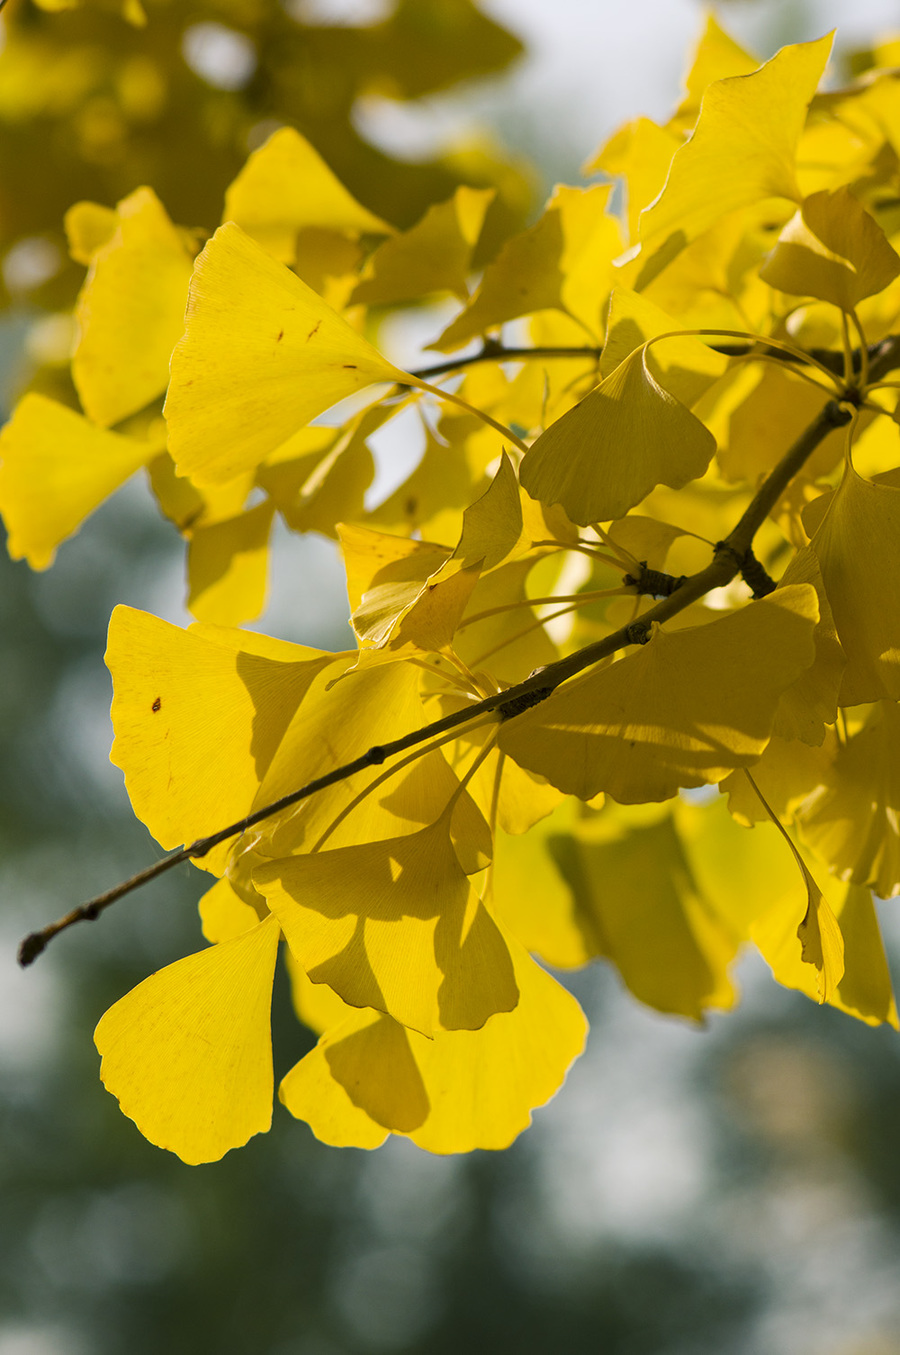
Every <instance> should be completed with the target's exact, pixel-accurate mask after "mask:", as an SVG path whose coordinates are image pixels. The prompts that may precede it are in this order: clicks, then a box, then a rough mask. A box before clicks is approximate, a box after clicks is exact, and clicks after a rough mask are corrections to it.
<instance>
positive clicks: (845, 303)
mask: <svg viewBox="0 0 900 1355" xmlns="http://www.w3.org/2000/svg"><path fill="white" fill-rule="evenodd" d="M898 273H900V257H898V255H897V253H896V251H895V250H894V249H893V248H892V246H891V245H890V244H889V243H888V240H887V237H886V235H885V233H884V231H883V230H882V229H881V227H880V226H879V225H878V223H877V221H876V220H875V219H874V217H872V216H870V215H869V213H868V212H867V211H866V209H865V207H863V205H862V203H861V202H860V201H859V200H858V199H857V198H855V197H854V196H853V194H852V193H851V192H850V190H849V188H844V187H841V188H836V189H835V190H834V192H827V191H826V192H821V193H813V194H812V195H811V196H810V197H808V198H806V199H805V201H804V202H803V205H802V207H801V208H800V210H799V211H797V212H795V213H794V215H793V216H792V217H791V219H790V221H789V222H788V223H787V225H786V226H785V227H784V229H783V231H782V232H781V234H780V235H779V237H778V243H777V244H776V246H775V248H774V249H773V250H772V253H771V254H770V255H769V257H768V259H767V260H766V262H765V263H764V264H763V267H762V268H761V269H760V271H759V275H760V277H761V278H762V279H763V281H764V282H767V283H768V284H769V286H770V287H777V288H778V290H779V291H782V292H791V293H793V294H794V295H799V296H815V297H818V298H819V300H820V301H830V302H831V303H832V304H833V305H835V306H840V308H841V309H842V310H845V311H852V310H854V309H855V307H856V306H857V305H858V304H859V302H860V301H862V300H863V299H864V298H865V297H867V296H873V295H874V294H875V293H876V292H881V291H883V290H884V288H885V287H887V285H888V284H889V283H890V282H893V280H894V278H895V277H896V276H897V274H898Z"/></svg>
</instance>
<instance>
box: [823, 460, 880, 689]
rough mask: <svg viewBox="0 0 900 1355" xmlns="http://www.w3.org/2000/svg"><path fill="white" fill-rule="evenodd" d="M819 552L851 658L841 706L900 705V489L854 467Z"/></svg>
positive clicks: (831, 510) (847, 471)
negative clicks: (898, 587) (899, 585)
mask: <svg viewBox="0 0 900 1355" xmlns="http://www.w3.org/2000/svg"><path fill="white" fill-rule="evenodd" d="M812 548H813V550H814V551H815V553H816V557H817V559H818V561H819V568H820V569H821V571H822V578H823V580H824V583H825V592H826V593H827V595H828V601H829V603H830V605H831V611H832V614H833V616H834V624H835V626H836V628H837V634H838V639H839V640H840V642H841V646H842V648H843V650H844V654H845V656H846V659H847V666H846V668H845V669H844V677H843V681H842V683H841V690H840V696H839V698H838V699H839V701H840V704H841V705H842V706H854V705H858V704H859V703H860V702H863V701H879V700H881V699H882V698H885V697H886V698H888V699H890V700H894V701H896V700H898V699H900V601H898V596H897V590H896V587H895V585H894V581H895V579H896V578H897V577H898V574H900V489H895V488H893V487H892V486H890V485H883V484H873V483H872V482H871V481H870V480H864V479H863V478H862V477H861V476H859V475H857V473H856V471H855V470H854V469H853V466H852V465H851V464H850V463H849V461H848V463H847V464H846V466H845V468H844V474H843V477H842V479H841V483H840V484H839V485H838V488H837V490H836V491H835V493H834V495H833V496H832V497H831V501H830V502H829V504H828V507H827V511H826V513H825V517H824V519H823V520H822V521H821V523H820V525H819V527H818V530H817V531H816V532H815V535H814V536H813V538H812Z"/></svg>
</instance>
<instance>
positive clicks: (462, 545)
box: [453, 452, 531, 570]
mask: <svg viewBox="0 0 900 1355" xmlns="http://www.w3.org/2000/svg"><path fill="white" fill-rule="evenodd" d="M530 544H531V541H530V538H528V537H527V536H526V535H525V533H524V522H523V518H522V500H521V496H520V491H519V484H518V481H517V479H516V473H515V471H514V470H513V468H512V462H511V461H510V459H509V457H508V455H507V454H506V452H503V454H502V455H501V457H500V465H499V467H498V469H497V473H496V475H495V476H494V478H493V480H492V481H491V483H490V484H489V485H488V487H487V489H486V490H485V492H484V493H483V494H482V495H481V496H480V497H479V498H478V499H476V500H475V502H474V503H472V504H471V505H470V506H469V507H468V508H467V509H466V511H465V513H464V514H463V526H462V534H461V535H460V538H459V544H458V545H457V547H456V550H455V551H454V552H453V554H454V556H455V558H456V559H457V560H460V561H462V562H463V563H464V564H466V565H474V564H480V565H481V567H482V569H484V570H488V569H496V567H497V565H499V564H502V562H503V561H504V560H506V559H507V558H508V557H509V556H510V555H513V554H514V553H515V552H516V549H517V547H519V546H520V545H521V547H522V548H523V549H527V547H528V546H529V545H530Z"/></svg>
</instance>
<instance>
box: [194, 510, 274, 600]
mask: <svg viewBox="0 0 900 1355" xmlns="http://www.w3.org/2000/svg"><path fill="white" fill-rule="evenodd" d="M274 513H275V508H274V505H273V504H271V503H260V504H257V506H256V507H255V508H250V509H248V511H247V512H246V513H238V514H237V516H235V517H233V518H226V519H225V520H224V521H223V522H213V523H210V524H208V525H207V524H202V525H200V526H198V527H195V528H194V529H193V530H192V532H191V540H190V546H189V549H188V581H189V584H190V591H189V593H188V600H187V605H188V607H189V609H190V611H191V612H192V613H193V615H194V616H196V618H197V620H198V621H211V622H212V623H213V624H214V625H219V626H239V625H241V624H242V623H243V622H244V621H252V620H254V619H255V618H256V617H257V616H259V614H260V612H261V611H262V610H263V608H264V607H265V605H266V588H267V584H268V573H269V559H268V556H269V533H270V531H271V529H272V518H273V516H274Z"/></svg>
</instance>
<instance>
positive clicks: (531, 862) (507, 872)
mask: <svg viewBox="0 0 900 1355" xmlns="http://www.w3.org/2000/svg"><path fill="white" fill-rule="evenodd" d="M508 762H509V759H507V763H508ZM575 808H576V807H575V801H574V800H572V799H567V800H564V801H563V803H562V804H561V805H560V806H559V807H558V808H557V809H556V810H554V812H553V813H552V814H551V815H550V816H549V817H548V818H545V819H543V820H542V821H541V822H540V823H538V824H536V825H535V826H534V827H533V828H532V829H531V830H530V831H529V832H527V833H523V834H521V835H520V836H517V837H510V836H509V834H508V833H507V832H500V833H498V834H497V837H496V840H495V843H494V866H493V876H492V890H491V895H492V899H493V907H494V913H495V915H496V917H497V920H498V922H499V923H500V925H501V927H504V928H505V929H506V930H507V931H508V932H511V933H512V935H513V936H514V937H515V938H516V940H517V941H520V942H521V943H522V945H523V946H524V947H525V949H526V950H527V951H529V952H531V953H532V954H534V955H537V956H538V958H539V959H541V960H542V961H543V962H544V963H545V964H548V965H550V966H551V967H552V968H554V969H578V968H579V967H580V966H581V965H586V964H587V963H588V961H589V960H590V959H591V956H592V954H593V953H594V952H593V950H592V941H593V938H592V937H589V936H587V935H586V933H585V928H584V919H583V916H582V914H581V911H580V909H579V908H578V905H577V903H576V900H575V898H574V896H573V894H572V890H571V888H570V886H569V884H568V883H567V882H566V880H565V878H564V876H563V874H562V872H561V867H560V859H561V854H562V852H564V851H565V849H566V848H567V846H568V845H569V842H570V833H571V831H572V828H573V826H574V824H575ZM520 1001H521V999H520Z"/></svg>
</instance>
